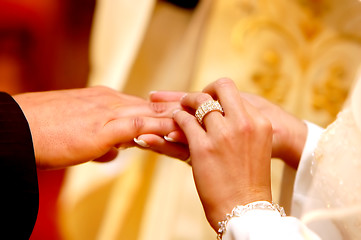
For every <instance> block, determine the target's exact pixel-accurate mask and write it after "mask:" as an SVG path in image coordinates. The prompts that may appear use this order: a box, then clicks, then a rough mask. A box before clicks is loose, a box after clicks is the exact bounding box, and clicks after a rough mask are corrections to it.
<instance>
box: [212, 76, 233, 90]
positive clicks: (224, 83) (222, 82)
mask: <svg viewBox="0 0 361 240" xmlns="http://www.w3.org/2000/svg"><path fill="white" fill-rule="evenodd" d="M233 85H234V82H233V81H232V80H231V79H229V78H220V79H218V80H217V81H216V82H215V87H216V88H217V87H218V88H223V87H230V86H233Z"/></svg>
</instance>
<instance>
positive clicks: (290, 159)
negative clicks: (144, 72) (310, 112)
mask: <svg viewBox="0 0 361 240" xmlns="http://www.w3.org/2000/svg"><path fill="white" fill-rule="evenodd" d="M184 94H185V93H184V92H169V91H160V92H153V93H152V94H151V95H150V100H151V101H152V102H177V101H180V100H181V98H182V96H184ZM240 95H241V97H242V98H243V99H245V100H246V101H247V102H248V103H250V104H251V105H252V106H253V107H255V108H256V109H257V110H258V111H259V112H261V113H262V114H263V115H264V116H266V117H267V118H268V119H269V120H270V122H271V123H272V128H273V142H272V157H274V158H280V159H282V160H283V161H285V163H287V164H288V165H290V166H291V167H293V168H295V169H296V168H297V166H298V163H299V160H300V157H301V154H302V151H303V147H304V144H305V141H306V138H307V126H306V124H305V123H304V122H303V121H302V120H300V119H298V118H297V117H295V116H293V115H292V114H290V113H288V112H286V111H285V110H283V109H282V108H281V107H279V106H278V105H276V104H273V103H272V102H270V101H268V100H267V99H265V98H263V97H260V96H257V95H254V94H250V93H245V92H240ZM168 137H169V138H170V139H172V140H173V141H175V142H181V143H185V144H187V141H186V139H185V137H184V135H183V134H182V133H181V132H180V131H175V132H171V133H169V135H168ZM152 144H153V145H154V146H156V145H157V142H156V141H153V142H152Z"/></svg>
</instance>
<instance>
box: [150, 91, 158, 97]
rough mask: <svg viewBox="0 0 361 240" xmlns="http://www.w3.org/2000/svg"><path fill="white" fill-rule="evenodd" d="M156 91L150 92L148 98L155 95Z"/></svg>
mask: <svg viewBox="0 0 361 240" xmlns="http://www.w3.org/2000/svg"><path fill="white" fill-rule="evenodd" d="M156 92H157V91H150V92H149V96H151V95H153V94H154V93H156Z"/></svg>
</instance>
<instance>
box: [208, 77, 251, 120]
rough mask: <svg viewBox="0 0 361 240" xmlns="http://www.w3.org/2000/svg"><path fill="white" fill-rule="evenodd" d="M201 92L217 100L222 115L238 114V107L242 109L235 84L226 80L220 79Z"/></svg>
mask: <svg viewBox="0 0 361 240" xmlns="http://www.w3.org/2000/svg"><path fill="white" fill-rule="evenodd" d="M203 92H205V93H208V94H209V95H211V96H212V97H213V98H214V99H218V100H219V101H220V103H221V105H222V107H223V110H224V115H225V116H227V113H228V115H229V113H232V114H234V113H239V112H240V111H239V110H240V107H241V108H243V109H244V106H243V102H242V99H241V97H240V95H239V91H238V89H237V87H236V85H235V83H234V82H233V81H232V80H230V79H228V78H222V79H218V80H217V81H215V82H213V83H211V84H209V85H208V86H206V87H205V88H204V89H203Z"/></svg>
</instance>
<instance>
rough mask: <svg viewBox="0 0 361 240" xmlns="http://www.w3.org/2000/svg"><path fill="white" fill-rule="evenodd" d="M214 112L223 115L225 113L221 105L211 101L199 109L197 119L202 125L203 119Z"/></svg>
mask: <svg viewBox="0 0 361 240" xmlns="http://www.w3.org/2000/svg"><path fill="white" fill-rule="evenodd" d="M212 111H218V112H220V113H222V114H223V113H224V111H223V108H222V106H221V104H220V103H219V102H218V101H215V100H209V101H207V102H205V103H203V104H202V105H201V106H199V107H198V108H197V110H196V114H195V117H196V118H197V120H198V122H199V124H200V125H202V124H203V118H204V117H205V116H206V115H207V114H208V113H210V112H212Z"/></svg>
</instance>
